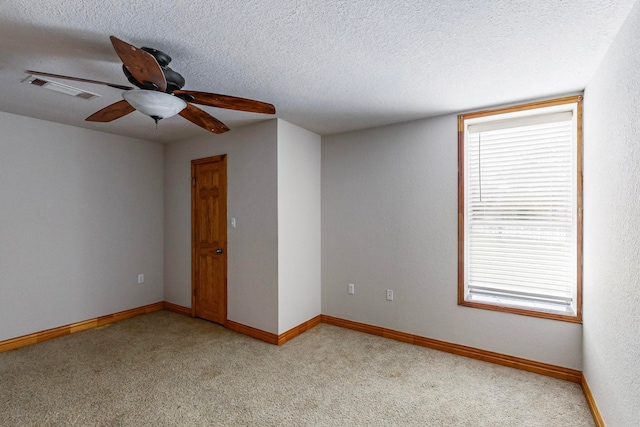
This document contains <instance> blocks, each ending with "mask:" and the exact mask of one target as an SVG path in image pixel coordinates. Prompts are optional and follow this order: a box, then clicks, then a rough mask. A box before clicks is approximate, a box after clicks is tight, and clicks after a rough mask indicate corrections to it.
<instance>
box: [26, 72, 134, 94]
mask: <svg viewBox="0 0 640 427" xmlns="http://www.w3.org/2000/svg"><path fill="white" fill-rule="evenodd" d="M24 72H25V73H28V74H33V75H34V76H44V77H53V78H56V79H63V80H73V81H76V82H84V83H94V84H97V85H104V86H109V87H113V88H116V89H120V90H131V89H133V88H132V87H131V86H124V85H118V84H115V83H107V82H101V81H98V80H89V79H81V78H80V77H71V76H63V75H60V74H51V73H43V72H42V71H34V70H25V71H24Z"/></svg>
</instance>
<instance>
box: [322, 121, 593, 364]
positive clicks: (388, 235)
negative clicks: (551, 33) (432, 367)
mask: <svg viewBox="0 0 640 427" xmlns="http://www.w3.org/2000/svg"><path fill="white" fill-rule="evenodd" d="M457 150H458V146H457V117H456V116H455V115H448V116H443V117H437V118H432V119H426V120H420V121H414V122H409V123H404V124H398V125H393V126H386V127H381V128H376V129H368V130H363V131H357V132H351V133H346V134H339V135H334V136H328V137H323V139H322V313H323V314H327V315H331V316H337V317H341V318H345V319H349V320H354V321H357V322H363V323H368V324H371V325H377V326H383V327H387V328H391V329H395V330H398V331H402V332H407V333H412V334H417V335H420V336H424V337H428V338H435V339H439V340H443V341H447V342H452V343H457V344H463V345H467V346H471V347H476V348H481V349H485V350H490V351H496V352H499V353H503V354H508V355H513V356H518V357H524V358H527V359H533V360H536V361H540V362H546V363H551V364H554V365H559V366H564V367H568V368H573V369H581V367H582V359H581V352H582V326H581V325H577V324H572V323H567V322H558V321H553V320H546V319H538V318H533V317H526V316H519V315H514V314H509V313H500V312H493V311H486V310H479V309H473V308H467V307H460V306H458V305H457V289H458V288H457V247H458V246H457V239H458V234H457V212H458V211H457V206H458V193H457V188H458V187H457V186H458V181H457V170H458V166H457ZM348 283H354V284H355V295H348V294H347V284H348ZM386 289H392V290H393V291H394V297H395V298H394V301H387V300H386V299H385V297H386Z"/></svg>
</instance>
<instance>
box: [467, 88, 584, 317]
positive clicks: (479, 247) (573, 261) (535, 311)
mask: <svg viewBox="0 0 640 427" xmlns="http://www.w3.org/2000/svg"><path fill="white" fill-rule="evenodd" d="M458 167H459V177H458V245H459V247H458V258H459V259H458V266H459V269H458V303H459V304H460V305H464V306H470V307H476V308H484V309H489V310H497V311H506V312H511V313H518V314H524V315H529V316H536V317H544V318H549V319H557V320H565V321H570V322H581V321H582V319H581V317H582V316H581V314H582V313H581V289H582V97H581V96H575V97H568V98H562V99H555V100H551V101H543V102H537V103H532V104H527V105H520V106H516V107H510V108H504V109H498V110H491V111H481V112H476V113H470V114H463V115H460V116H459V118H458Z"/></svg>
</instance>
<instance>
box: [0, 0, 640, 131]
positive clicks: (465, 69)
mask: <svg viewBox="0 0 640 427" xmlns="http://www.w3.org/2000/svg"><path fill="white" fill-rule="evenodd" d="M634 2H635V0H566V1H558V0H536V1H524V0H522V1H521V0H517V1H510V0H502V1H489V0H487V1H481V0H473V1H467V0H448V1H425V0H407V1H373V0H348V1H341V0H330V1H318V0H308V1H304V0H299V1H281V0H272V1H267V0H263V1H258V0H253V1H250V0H244V1H237V0H235V1H229V0H220V1H214V2H211V1H205V0H191V1H188V2H187V1H173V2H168V1H163V2H153V1H150V0H145V1H142V0H111V1H104V0H100V1H97V0H84V1H77V0H4V1H3V2H1V4H0V46H1V50H0V83H1V85H2V96H1V97H0V110H1V111H6V112H9V113H15V114H21V115H25V116H30V117H36V118H39V119H44V120H50V121H54V122H60V123H66V124H70V125H74V126H80V127H85V128H89V129H96V130H101V131H104V132H112V133H116V134H121V135H128V136H133V137H138V138H144V139H148V140H156V141H163V142H167V141H175V140H180V139H184V138H189V137H192V136H201V135H206V132H205V131H204V130H202V129H201V128H199V127H197V126H194V125H193V124H191V123H189V122H187V121H185V120H184V119H183V118H181V117H179V116H177V117H173V118H170V119H165V120H162V121H161V122H160V123H159V125H158V129H157V130H156V128H155V124H154V123H153V121H152V120H151V119H150V118H149V117H146V116H144V115H142V114H140V113H137V112H135V113H133V114H130V115H128V116H126V117H124V118H121V119H118V120H117V121H114V122H111V123H88V122H85V121H84V118H85V117H87V116H89V115H90V114H92V113H93V112H95V111H97V110H99V109H101V108H103V107H105V106H107V105H108V104H111V103H113V102H116V101H118V100H120V99H121V93H120V92H119V91H118V90H116V89H113V88H109V87H105V86H99V85H91V84H82V83H76V82H68V81H61V82H62V83H66V84H71V85H73V86H75V87H79V88H82V89H85V90H89V91H91V92H94V93H97V94H99V95H101V96H100V97H99V98H94V99H92V100H83V99H79V98H73V97H70V96H66V95H62V94H59V93H54V92H50V91H46V90H43V89H41V88H38V87H35V86H32V85H27V84H21V83H20V81H21V80H22V79H24V78H25V77H26V75H25V74H24V72H23V71H24V70H25V69H34V70H39V71H45V72H49V73H55V74H64V75H70V76H76V77H83V78H88V79H94V80H102V81H107V82H113V83H119V84H128V82H127V80H126V78H125V77H124V75H123V74H122V70H121V63H120V62H119V60H118V57H117V56H116V54H115V52H114V51H113V48H112V47H111V43H110V42H109V35H115V36H117V37H119V38H121V39H123V40H125V41H127V42H129V43H131V44H133V45H136V46H148V47H154V48H156V49H160V50H162V51H164V52H166V53H168V54H169V55H170V56H171V57H172V58H173V62H172V63H171V65H170V66H171V67H172V68H173V69H174V70H176V71H178V72H179V73H181V74H182V75H183V76H184V77H185V79H186V81H187V83H186V85H185V89H191V90H201V91H208V92H215V93H221V94H226V95H235V96H240V97H245V98H252V99H257V100H261V101H266V102H270V103H272V104H274V105H275V106H276V108H277V110H278V113H277V117H279V118H282V119H284V120H286V121H288V122H291V123H293V124H296V125H298V126H301V127H303V128H306V129H308V130H311V131H313V132H316V133H318V134H321V135H326V134H332V133H338V132H343V131H349V130H355V129H362V128H368V127H374V126H380V125H385V124H391V123H397V122H402V121H407V120H412V119H416V118H422V117H428V116H434V115H440V114H445V113H451V112H460V111H465V110H471V109H476V108H481V107H487V106H492V105H499V104H503V103H509V102H516V101H524V100H529V99H534V98H539V97H546V96H553V95H561V94H566V93H570V92H575V91H578V90H582V89H583V88H584V87H585V85H586V83H587V82H588V80H589V78H590V77H591V75H592V74H593V73H594V72H595V70H596V68H597V67H598V65H599V63H600V61H601V59H602V58H603V56H604V54H605V52H606V50H607V48H608V47H609V45H610V43H611V41H612V39H613V37H614V36H615V35H616V33H617V31H618V29H619V28H620V27H621V25H622V23H623V21H624V19H625V18H626V16H627V14H628V13H629V11H630V10H631V7H632V6H633V3H634ZM203 109H205V110H206V111H207V112H209V113H211V114H213V115H214V116H216V117H217V118H219V119H220V120H222V121H224V122H225V123H227V124H228V125H229V127H230V128H231V132H233V128H234V127H238V126H242V125H245V124H249V123H252V122H255V121H258V120H265V119H268V118H271V117H272V116H267V115H262V114H253V113H245V112H238V111H230V110H222V109H216V108H211V107H203ZM211 137H212V138H215V137H216V136H215V135H211Z"/></svg>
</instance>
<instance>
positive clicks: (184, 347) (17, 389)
mask: <svg viewBox="0 0 640 427" xmlns="http://www.w3.org/2000/svg"><path fill="white" fill-rule="evenodd" d="M0 425H2V426H434V427H438V426H473V427H475V426H492V427H496V426H540V427H542V426H544V427H549V426H593V425H594V423H593V420H592V418H591V414H590V412H589V409H588V406H587V403H586V400H585V398H584V396H583V394H582V390H581V388H580V386H579V385H578V384H574V383H570V382H566V381H561V380H556V379H553V378H548V377H544V376H540V375H536V374H532V373H529V372H523V371H519V370H516V369H511V368H507V367H503V366H497V365H493V364H490V363H485V362H481V361H478V360H473V359H468V358H464V357H459V356H455V355H451V354H448V353H442V352H438V351H435V350H430V349H425V348H422V347H417V346H413V345H410V344H405V343H401V342H398V341H393V340H390V339H385V338H380V337H376V336H372V335H367V334H363V333H359V332H355V331H351V330H347V329H343V328H338V327H335V326H330V325H325V324H321V325H319V326H317V327H315V328H313V329H311V330H309V331H307V332H305V333H304V334H302V335H300V336H299V337H297V338H295V339H293V340H292V341H289V342H288V343H286V344H284V345H283V346H280V347H277V346H274V345H270V344H266V343H263V342H261V341H257V340H254V339H251V338H248V337H246V336H243V335H240V334H237V333H234V332H232V331H229V330H226V329H224V328H223V327H221V326H218V325H215V324H213V323H209V322H206V321H203V320H199V319H191V318H188V317H185V316H181V315H178V314H175V313H170V312H167V311H159V312H155V313H150V314H146V315H143V316H138V317H135V318H132V319H128V320H124V321H121V322H118V323H114V324H111V325H108V326H106V327H103V328H99V329H92V330H88V331H84V332H80V333H76V334H72V335H68V336H65V337H62V338H58V339H54V340H51V341H46V342H43V343H40V344H36V345H32V346H29V347H24V348H21V349H18V350H13V351H9V352H5V353H0Z"/></svg>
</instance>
